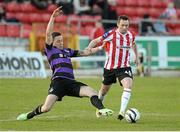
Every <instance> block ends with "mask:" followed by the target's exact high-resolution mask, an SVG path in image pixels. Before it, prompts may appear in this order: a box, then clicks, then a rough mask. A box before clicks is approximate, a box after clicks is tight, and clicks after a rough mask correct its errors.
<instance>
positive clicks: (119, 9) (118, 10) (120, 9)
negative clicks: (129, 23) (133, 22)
mask: <svg viewBox="0 0 180 132" xmlns="http://www.w3.org/2000/svg"><path fill="white" fill-rule="evenodd" d="M116 13H117V15H119V16H120V15H123V14H125V11H124V7H119V8H117V10H116Z"/></svg>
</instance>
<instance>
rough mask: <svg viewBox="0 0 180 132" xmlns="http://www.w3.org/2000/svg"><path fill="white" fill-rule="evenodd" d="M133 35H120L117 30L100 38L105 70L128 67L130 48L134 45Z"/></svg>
mask: <svg viewBox="0 0 180 132" xmlns="http://www.w3.org/2000/svg"><path fill="white" fill-rule="evenodd" d="M134 40H135V35H134V34H133V33H132V32H130V31H127V33H126V34H121V33H120V32H119V30H118V29H113V30H110V31H108V32H106V33H104V35H103V36H102V41H103V44H104V47H105V49H106V61H105V64H104V68H105V69H108V70H110V69H117V68H123V67H129V66H130V48H132V46H133V45H134Z"/></svg>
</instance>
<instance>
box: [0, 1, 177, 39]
mask: <svg viewBox="0 0 180 132" xmlns="http://www.w3.org/2000/svg"><path fill="white" fill-rule="evenodd" d="M161 1H163V0H161ZM0 2H1V3H8V2H17V3H25V2H29V3H32V4H33V5H34V6H35V7H37V8H38V9H40V10H43V9H46V8H48V5H50V4H56V5H58V6H63V12H64V14H65V15H71V14H76V15H79V16H81V15H92V16H95V15H100V16H101V18H102V19H108V20H116V19H117V11H116V9H115V8H113V7H115V6H116V5H117V0H0ZM175 5H176V8H177V7H180V0H173V1H172V0H169V4H168V5H167V8H166V9H165V10H164V11H163V13H162V14H160V16H159V17H158V18H156V19H152V17H151V15H150V14H149V13H148V12H144V16H143V18H142V20H141V22H140V24H139V27H140V28H139V29H140V30H139V34H140V35H144V36H146V35H148V36H149V35H169V29H168V28H167V25H166V24H167V22H168V21H176V20H177V18H178V15H177V11H176V8H175ZM0 22H1V23H2V22H18V20H17V19H6V11H5V8H4V7H3V6H0ZM103 27H104V29H105V30H109V29H110V28H112V27H116V24H115V23H103Z"/></svg>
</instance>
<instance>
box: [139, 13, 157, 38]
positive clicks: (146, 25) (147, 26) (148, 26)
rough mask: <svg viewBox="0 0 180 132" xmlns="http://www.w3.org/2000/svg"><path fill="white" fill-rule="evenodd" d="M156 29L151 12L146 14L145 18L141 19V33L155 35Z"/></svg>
mask: <svg viewBox="0 0 180 132" xmlns="http://www.w3.org/2000/svg"><path fill="white" fill-rule="evenodd" d="M155 33H156V30H155V28H154V25H153V23H152V20H151V17H150V15H149V14H144V16H143V20H142V21H141V35H144V36H146V35H154V34H155Z"/></svg>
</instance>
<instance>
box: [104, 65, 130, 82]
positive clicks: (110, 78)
mask: <svg viewBox="0 0 180 132" xmlns="http://www.w3.org/2000/svg"><path fill="white" fill-rule="evenodd" d="M117 77H118V78H119V80H120V81H121V80H122V79H124V78H125V77H130V78H132V79H133V74H132V70H131V67H126V68H118V69H112V70H107V69H105V68H104V74H103V81H102V83H103V84H104V85H111V84H112V83H116V78H117ZM121 85H122V84H121Z"/></svg>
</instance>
